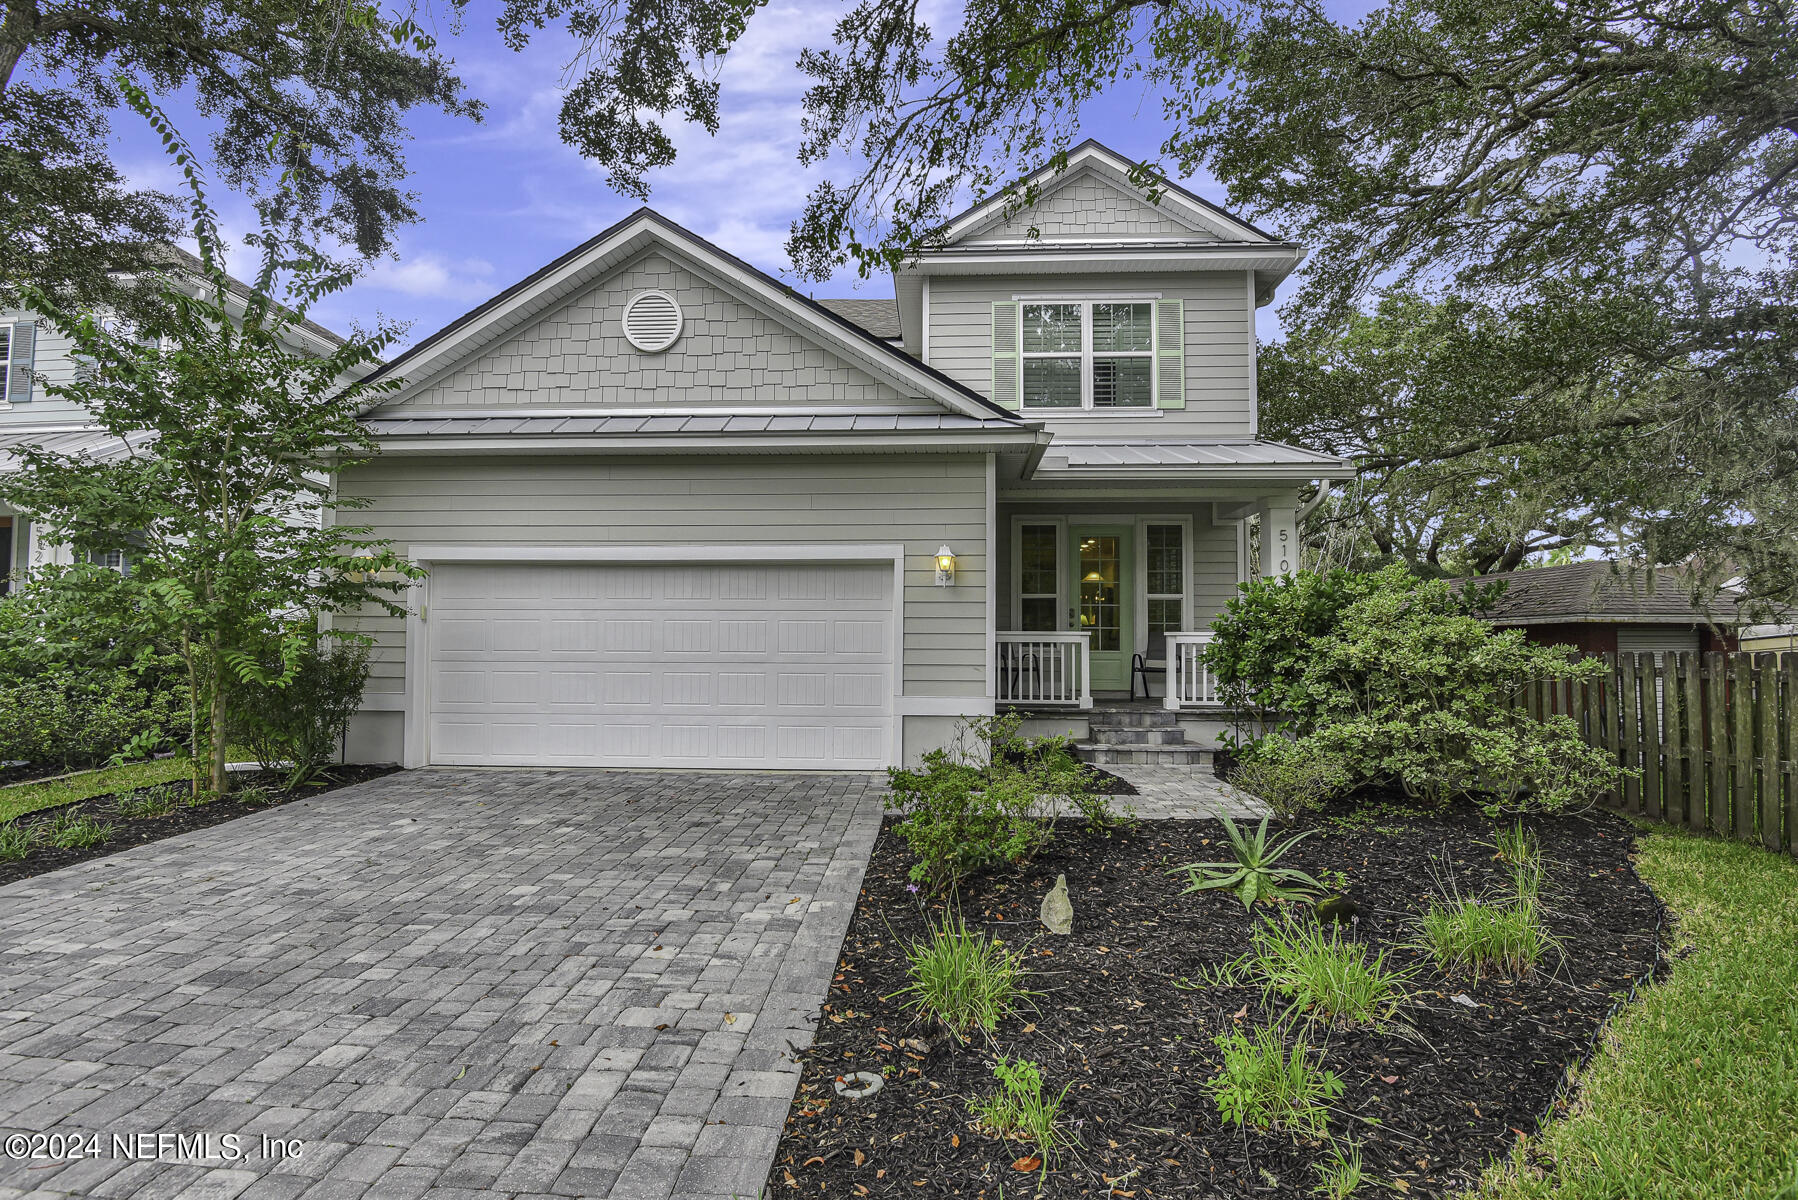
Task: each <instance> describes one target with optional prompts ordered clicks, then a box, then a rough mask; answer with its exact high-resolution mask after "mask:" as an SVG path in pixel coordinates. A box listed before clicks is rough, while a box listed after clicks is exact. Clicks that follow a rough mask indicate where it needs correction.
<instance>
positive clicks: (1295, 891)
mask: <svg viewBox="0 0 1798 1200" xmlns="http://www.w3.org/2000/svg"><path fill="white" fill-rule="evenodd" d="M1222 820H1223V823H1224V833H1225V834H1227V835H1228V836H1229V839H1230V849H1231V852H1232V853H1234V854H1235V856H1236V861H1235V862H1210V863H1187V864H1186V865H1185V866H1182V867H1175V868H1174V869H1173V870H1171V871H1169V872H1168V873H1169V874H1170V875H1177V874H1179V873H1180V872H1181V871H1184V872H1186V875H1187V881H1188V882H1187V886H1186V888H1185V890H1184V891H1182V892H1181V893H1180V894H1181V895H1183V896H1184V895H1188V894H1190V893H1192V892H1204V891H1210V890H1211V889H1213V888H1228V889H1229V890H1231V891H1233V892H1235V893H1236V896H1237V898H1238V899H1240V900H1241V901H1242V906H1243V907H1244V908H1245V909H1247V908H1253V907H1254V906H1255V901H1257V900H1297V899H1301V898H1303V897H1305V896H1308V895H1310V894H1311V890H1312V889H1321V888H1322V887H1323V884H1321V883H1319V882H1317V880H1315V879H1313V878H1312V877H1311V876H1309V875H1307V874H1305V873H1304V872H1303V871H1301V870H1298V869H1297V868H1296V867H1276V866H1275V865H1274V864H1275V863H1277V862H1278V861H1279V860H1280V859H1281V858H1282V857H1284V856H1285V854H1286V852H1287V851H1288V850H1291V849H1292V848H1293V847H1294V846H1296V845H1298V844H1299V843H1300V842H1302V841H1303V840H1305V839H1306V838H1308V837H1310V836H1311V835H1312V834H1313V833H1316V832H1317V831H1316V830H1315V829H1307V830H1306V831H1305V832H1304V833H1299V834H1294V835H1293V836H1292V837H1289V838H1287V839H1286V840H1285V841H1283V842H1281V843H1280V844H1279V845H1277V846H1273V847H1271V848H1270V847H1269V846H1268V844H1267V818H1266V817H1263V818H1261V826H1260V828H1258V829H1256V831H1255V832H1254V833H1253V834H1250V835H1247V836H1245V835H1244V834H1243V832H1242V830H1240V829H1238V828H1237V827H1236V822H1235V821H1232V820H1231V819H1230V818H1229V817H1223V818H1222ZM1297 884H1303V885H1305V886H1303V887H1299V886H1294V885H1297Z"/></svg>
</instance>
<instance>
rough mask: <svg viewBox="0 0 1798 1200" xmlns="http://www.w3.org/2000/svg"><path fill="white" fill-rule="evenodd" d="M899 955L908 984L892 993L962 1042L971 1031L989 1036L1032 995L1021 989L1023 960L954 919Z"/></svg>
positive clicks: (1020, 956) (915, 1011)
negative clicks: (979, 1031) (903, 958)
mask: <svg viewBox="0 0 1798 1200" xmlns="http://www.w3.org/2000/svg"><path fill="white" fill-rule="evenodd" d="M905 954H906V958H907V959H908V960H909V961H908V963H907V966H906V974H907V975H908V976H909V977H910V978H911V982H910V983H908V984H906V985H905V986H904V987H902V988H900V989H899V990H898V991H897V992H894V993H893V995H894V996H897V997H903V999H904V1004H905V1007H906V1008H908V1009H910V1010H912V1012H914V1013H916V1014H918V1015H920V1016H924V1017H928V1018H931V1019H933V1020H935V1021H937V1022H938V1023H940V1024H941V1025H942V1026H943V1027H944V1028H945V1029H947V1030H948V1031H949V1032H950V1033H952V1034H954V1035H955V1036H956V1037H957V1038H958V1039H961V1040H964V1041H965V1040H966V1039H967V1036H968V1035H969V1034H970V1033H972V1032H973V1031H974V1030H976V1029H979V1030H982V1031H984V1032H986V1033H989V1034H990V1033H991V1032H993V1030H994V1029H996V1028H997V1027H998V1024H999V1022H1000V1021H1001V1020H1002V1019H1003V1018H1005V1017H1006V1016H1008V1015H1009V1014H1011V1013H1012V1012H1014V1011H1016V1009H1017V1006H1018V1005H1019V1004H1021V1003H1022V1002H1023V1001H1024V999H1025V998H1026V997H1028V996H1031V995H1033V994H1034V993H1032V992H1030V991H1027V990H1026V989H1025V988H1024V985H1023V978H1024V974H1025V972H1024V966H1023V956H1022V955H1021V954H1015V953H1013V952H1012V951H1009V950H1007V949H1006V948H1005V947H1004V946H1003V945H1002V944H1001V943H1000V942H999V941H998V940H997V939H995V938H992V937H989V936H987V935H986V934H984V933H978V932H975V931H974V930H971V929H969V928H968V926H967V924H966V922H964V921H963V920H962V919H961V918H960V917H959V916H955V917H946V918H944V920H943V923H942V924H941V925H940V926H937V927H935V928H933V929H932V930H931V931H930V938H929V940H927V941H914V942H913V943H912V944H911V945H910V946H909V947H907V948H906V951H905Z"/></svg>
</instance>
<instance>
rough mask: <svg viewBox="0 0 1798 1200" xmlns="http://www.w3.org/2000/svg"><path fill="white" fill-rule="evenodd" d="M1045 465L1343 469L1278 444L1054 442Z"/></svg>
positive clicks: (1074, 467)
mask: <svg viewBox="0 0 1798 1200" xmlns="http://www.w3.org/2000/svg"><path fill="white" fill-rule="evenodd" d="M1045 465H1053V466H1056V467H1063V466H1065V469H1068V470H1076V471H1077V470H1082V469H1087V470H1091V469H1095V468H1098V469H1102V468H1108V467H1320V468H1333V467H1344V466H1346V465H1347V464H1346V463H1344V461H1343V460H1342V459H1340V458H1336V457H1334V456H1332V455H1328V454H1319V453H1317V452H1316V451H1314V450H1302V449H1300V448H1299V447H1297V446H1288V445H1285V444H1284V443H1282V442H1184V441H1154V442H1124V441H1105V442H1073V441H1064V440H1063V439H1061V438H1059V437H1058V438H1056V439H1055V441H1054V442H1053V443H1052V444H1051V445H1050V446H1049V451H1048V454H1047V456H1046V462H1045Z"/></svg>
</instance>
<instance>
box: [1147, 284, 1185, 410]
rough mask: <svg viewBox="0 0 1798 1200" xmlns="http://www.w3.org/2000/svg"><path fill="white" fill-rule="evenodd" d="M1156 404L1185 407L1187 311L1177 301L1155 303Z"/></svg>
mask: <svg viewBox="0 0 1798 1200" xmlns="http://www.w3.org/2000/svg"><path fill="white" fill-rule="evenodd" d="M1155 407H1156V408H1185V407H1186V311H1185V304H1184V302H1183V301H1180V300H1157V301H1156V302H1155Z"/></svg>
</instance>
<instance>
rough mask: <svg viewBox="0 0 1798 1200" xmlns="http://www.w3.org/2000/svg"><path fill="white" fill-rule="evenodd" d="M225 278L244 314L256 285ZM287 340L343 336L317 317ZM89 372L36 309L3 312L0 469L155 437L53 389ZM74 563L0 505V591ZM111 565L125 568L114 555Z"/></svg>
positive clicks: (181, 266) (298, 343)
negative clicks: (40, 450) (102, 425)
mask: <svg viewBox="0 0 1798 1200" xmlns="http://www.w3.org/2000/svg"><path fill="white" fill-rule="evenodd" d="M166 251H167V254H168V257H169V260H170V265H171V268H172V271H173V278H174V279H176V280H177V281H180V282H181V284H182V286H186V287H188V288H190V289H191V290H192V291H193V294H195V295H197V294H199V293H198V289H199V288H200V287H201V286H202V285H201V282H200V281H201V279H202V278H203V276H201V275H200V274H199V260H198V259H196V258H194V257H193V256H192V255H191V254H188V253H187V252H186V251H184V250H182V249H180V248H179V247H175V246H169V247H166ZM227 281H228V285H229V288H230V295H229V296H228V297H227V298H226V309H227V311H235V313H236V314H241V313H242V312H243V305H244V304H245V302H247V300H248V298H249V296H250V293H251V289H250V287H249V285H248V284H245V283H244V282H243V281H242V280H238V279H231V278H230V277H227ZM289 341H290V343H291V344H292V345H293V347H294V348H295V349H296V350H299V351H301V352H303V353H315V354H318V353H328V352H329V351H330V349H331V348H332V347H335V346H338V345H341V344H342V342H343V339H342V338H341V337H339V336H338V335H337V334H335V333H333V332H332V331H331V330H329V329H326V328H325V327H324V326H322V325H319V324H318V323H316V322H314V321H302V322H299V323H298V325H296V326H295V327H294V329H293V331H292V334H291V336H290V338H289ZM84 369H85V368H84V365H83V362H82V360H81V358H80V356H79V355H77V354H76V353H75V350H74V346H73V345H72V343H71V342H70V340H69V339H68V338H66V337H64V336H63V335H62V334H61V333H59V332H58V331H57V330H56V329H54V328H53V327H51V325H50V324H49V323H48V322H46V321H44V320H42V319H41V318H40V317H39V316H38V315H37V314H36V313H32V312H27V311H23V310H19V309H0V381H3V384H0V392H3V393H4V394H3V395H0V472H5V471H10V470H13V469H15V468H16V467H17V466H18V462H17V459H16V457H15V456H14V454H13V453H12V451H13V449H14V448H15V447H18V446H21V445H27V444H30V445H39V446H43V447H45V448H47V449H51V450H59V451H62V452H65V453H71V454H73V453H85V454H89V455H92V456H94V457H96V458H101V459H104V458H105V457H107V456H110V455H124V454H129V453H142V452H144V451H145V449H146V447H147V446H148V444H149V442H150V440H151V439H150V438H149V436H148V435H133V436H132V438H131V439H130V444H129V445H127V443H126V441H125V440H123V439H120V438H117V437H114V436H112V435H111V434H108V433H106V432H105V431H104V430H101V429H99V428H97V427H96V426H95V425H94V422H93V417H92V414H91V413H89V412H88V411H87V410H86V409H84V408H82V407H81V406H80V405H78V404H75V403H74V402H72V401H70V400H69V399H68V398H67V397H64V396H59V395H56V394H54V388H55V387H57V386H59V385H66V384H69V383H72V382H74V381H75V380H76V379H77V378H78V377H79V376H80V373H81V372H82V371H83V370H84ZM69 561H70V552H69V548H68V547H67V546H59V545H56V544H54V543H52V542H50V541H48V540H46V539H45V538H43V537H41V536H39V533H38V530H37V528H36V527H35V526H34V524H33V522H32V520H31V517H30V514H28V513H20V512H15V511H14V510H13V509H11V508H10V507H8V506H7V505H6V504H4V503H0V595H3V594H5V593H6V591H7V590H8V589H9V588H10V586H11V584H12V581H13V579H15V578H16V577H19V576H22V575H24V574H25V573H26V572H28V571H30V570H31V569H32V568H34V567H41V566H45V565H49V564H53V563H65V564H66V563H67V562H69ZM107 565H110V566H113V567H116V568H120V569H123V568H125V567H126V566H127V564H126V563H124V562H123V560H121V559H120V558H119V557H118V556H116V555H115V556H113V557H112V558H111V559H110V560H109V562H108V564H107Z"/></svg>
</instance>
